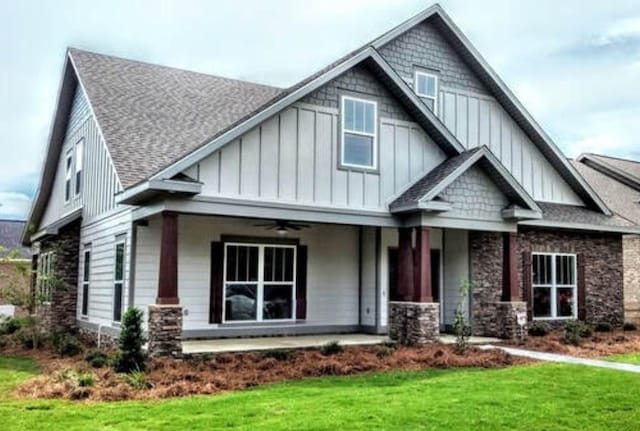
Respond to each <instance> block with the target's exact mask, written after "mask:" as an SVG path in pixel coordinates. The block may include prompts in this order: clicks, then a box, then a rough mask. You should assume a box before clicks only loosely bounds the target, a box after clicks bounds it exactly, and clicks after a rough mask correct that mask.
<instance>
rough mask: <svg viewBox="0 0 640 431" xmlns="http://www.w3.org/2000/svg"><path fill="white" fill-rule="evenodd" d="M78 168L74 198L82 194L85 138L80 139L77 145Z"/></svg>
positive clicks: (76, 170)
mask: <svg viewBox="0 0 640 431" xmlns="http://www.w3.org/2000/svg"><path fill="white" fill-rule="evenodd" d="M75 151H76V154H75V156H76V168H75V187H74V190H75V192H74V196H78V195H80V193H82V186H83V184H82V163H83V157H84V138H82V139H80V140H79V141H78V142H77V143H76V150H75Z"/></svg>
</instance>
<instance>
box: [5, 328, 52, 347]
mask: <svg viewBox="0 0 640 431" xmlns="http://www.w3.org/2000/svg"><path fill="white" fill-rule="evenodd" d="M12 338H13V340H14V341H15V342H16V343H18V344H20V345H21V346H22V347H24V348H25V349H37V348H39V347H41V346H43V345H44V343H45V341H46V337H45V335H44V334H43V333H42V332H41V331H40V330H39V329H38V328H37V327H35V326H32V327H22V328H20V329H19V330H17V331H16V332H14V333H13V335H12Z"/></svg>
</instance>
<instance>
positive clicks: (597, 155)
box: [583, 153, 640, 165]
mask: <svg viewBox="0 0 640 431" xmlns="http://www.w3.org/2000/svg"><path fill="white" fill-rule="evenodd" d="M583 155H584V156H587V157H588V156H595V157H602V158H604V159H612V160H620V161H621V162H629V163H637V164H639V165H640V160H634V159H627V158H624V157H620V156H611V155H608V154H600V153H584V154H583Z"/></svg>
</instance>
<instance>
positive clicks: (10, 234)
mask: <svg viewBox="0 0 640 431" xmlns="http://www.w3.org/2000/svg"><path fill="white" fill-rule="evenodd" d="M25 225H26V222H25V221H22V220H0V246H2V247H3V248H5V249H6V250H7V251H6V252H2V253H0V257H2V258H3V257H6V256H7V254H9V253H12V252H13V251H17V252H19V254H18V256H16V257H18V258H22V259H28V258H29V257H30V256H31V252H30V251H29V248H28V247H23V246H22V244H21V242H22V231H23V230H24V227H25Z"/></svg>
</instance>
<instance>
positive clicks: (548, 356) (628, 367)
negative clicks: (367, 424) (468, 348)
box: [478, 344, 640, 373]
mask: <svg viewBox="0 0 640 431" xmlns="http://www.w3.org/2000/svg"><path fill="white" fill-rule="evenodd" d="M478 348H480V349H483V350H490V349H500V350H502V351H504V352H506V353H508V354H510V355H513V356H522V357H524V358H530V359H536V360H538V361H546V362H560V363H563V364H575V365H586V366H589V367H598V368H609V369H611V370H618V371H627V372H629V373H640V365H634V364H624V363H622V362H609V361H603V360H600V359H587V358H578V357H575V356H569V355H559V354H557V353H545V352H536V351H533V350H524V349H516V348H513V347H504V346H493V345H491V344H486V345H484V346H478Z"/></svg>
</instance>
